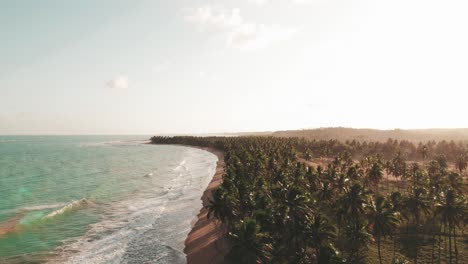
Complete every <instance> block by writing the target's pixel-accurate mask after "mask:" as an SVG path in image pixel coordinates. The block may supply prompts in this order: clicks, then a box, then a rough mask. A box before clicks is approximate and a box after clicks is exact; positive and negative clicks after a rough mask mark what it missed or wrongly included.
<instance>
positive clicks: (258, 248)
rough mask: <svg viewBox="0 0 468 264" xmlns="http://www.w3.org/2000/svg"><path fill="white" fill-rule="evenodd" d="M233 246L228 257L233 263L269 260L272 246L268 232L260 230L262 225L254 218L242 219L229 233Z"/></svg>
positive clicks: (248, 263) (247, 263)
mask: <svg viewBox="0 0 468 264" xmlns="http://www.w3.org/2000/svg"><path fill="white" fill-rule="evenodd" d="M229 235H230V237H231V240H232V247H231V251H230V252H229V254H228V255H227V256H226V258H227V259H228V260H230V261H232V263H246V264H250V263H259V262H268V261H269V259H270V258H271V250H272V246H271V244H270V243H269V242H268V238H269V236H268V234H266V233H262V232H260V225H258V224H257V222H256V221H255V220H253V219H248V218H247V219H245V220H244V221H241V223H240V224H239V226H238V227H236V228H235V230H234V231H233V232H230V233H229Z"/></svg>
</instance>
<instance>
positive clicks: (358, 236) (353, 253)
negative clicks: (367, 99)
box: [345, 220, 372, 263]
mask: <svg viewBox="0 0 468 264" xmlns="http://www.w3.org/2000/svg"><path fill="white" fill-rule="evenodd" d="M345 230H346V232H345V235H346V248H347V251H348V254H349V256H348V260H349V263H364V257H365V255H364V254H363V253H362V251H363V250H365V249H366V248H367V244H368V243H369V242H370V241H371V239H372V235H371V234H370V233H369V230H368V227H367V225H366V224H365V222H364V221H362V220H359V221H354V223H353V224H352V225H348V226H346V229H345Z"/></svg>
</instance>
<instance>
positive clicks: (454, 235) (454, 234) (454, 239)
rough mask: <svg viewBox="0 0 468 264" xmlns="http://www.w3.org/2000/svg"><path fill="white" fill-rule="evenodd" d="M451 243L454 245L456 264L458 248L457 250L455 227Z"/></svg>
mask: <svg viewBox="0 0 468 264" xmlns="http://www.w3.org/2000/svg"><path fill="white" fill-rule="evenodd" d="M453 243H454V244H455V263H457V264H458V248H457V227H456V226H454V227H453Z"/></svg>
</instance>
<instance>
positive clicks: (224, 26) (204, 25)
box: [185, 0, 299, 50]
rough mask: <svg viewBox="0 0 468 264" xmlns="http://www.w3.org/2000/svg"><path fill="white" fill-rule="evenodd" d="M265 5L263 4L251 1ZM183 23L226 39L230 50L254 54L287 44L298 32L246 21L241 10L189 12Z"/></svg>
mask: <svg viewBox="0 0 468 264" xmlns="http://www.w3.org/2000/svg"><path fill="white" fill-rule="evenodd" d="M251 1H255V2H256V3H258V4H260V3H262V4H263V3H266V0H251ZM185 20H186V21H188V22H190V23H193V24H196V25H198V26H199V28H200V29H201V30H207V29H215V30H217V32H221V34H224V35H225V38H226V45H227V47H229V48H234V49H240V50H254V49H258V48H264V47H266V46H268V45H270V44H272V43H275V42H279V41H283V40H286V39H288V38H290V37H292V36H293V35H294V34H295V33H297V32H298V31H299V30H298V29H296V28H287V27H283V26H273V25H265V24H259V23H255V22H248V21H246V20H245V19H244V18H243V17H242V16H241V14H240V10H239V9H237V8H234V9H232V10H225V9H223V8H216V7H213V6H202V7H199V8H195V9H191V10H190V13H189V14H188V15H187V16H186V17H185Z"/></svg>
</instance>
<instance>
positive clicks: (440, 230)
mask: <svg viewBox="0 0 468 264" xmlns="http://www.w3.org/2000/svg"><path fill="white" fill-rule="evenodd" d="M441 242H442V225H439V245H438V250H437V251H438V254H437V255H438V256H437V263H439V264H440V246H441V245H440V244H441Z"/></svg>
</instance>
